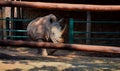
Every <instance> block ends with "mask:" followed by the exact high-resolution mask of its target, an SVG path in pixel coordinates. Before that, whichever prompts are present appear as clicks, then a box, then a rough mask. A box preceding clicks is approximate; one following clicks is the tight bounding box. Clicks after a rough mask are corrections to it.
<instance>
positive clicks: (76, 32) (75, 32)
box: [73, 31, 120, 34]
mask: <svg viewBox="0 0 120 71" xmlns="http://www.w3.org/2000/svg"><path fill="white" fill-rule="evenodd" d="M73 33H74V34H86V33H91V34H120V32H78V31H74V32H73Z"/></svg>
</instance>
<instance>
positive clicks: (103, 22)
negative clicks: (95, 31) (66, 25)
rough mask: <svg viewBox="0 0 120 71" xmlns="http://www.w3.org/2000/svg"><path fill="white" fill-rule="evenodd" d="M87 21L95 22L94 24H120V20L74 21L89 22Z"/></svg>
mask: <svg viewBox="0 0 120 71" xmlns="http://www.w3.org/2000/svg"><path fill="white" fill-rule="evenodd" d="M87 22H90V23H93V24H99V23H100V24H113V23H115V24H120V21H83V20H81V21H74V23H79V24H81V23H87Z"/></svg>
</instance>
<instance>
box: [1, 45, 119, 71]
mask: <svg viewBox="0 0 120 71" xmlns="http://www.w3.org/2000/svg"><path fill="white" fill-rule="evenodd" d="M36 52H37V50H36V49H29V48H23V47H21V48H10V47H8V48H1V50H0V71H120V54H109V53H96V52H82V51H68V50H57V51H56V52H55V53H54V54H53V55H49V56H47V57H42V56H40V55H39V54H37V53H36Z"/></svg>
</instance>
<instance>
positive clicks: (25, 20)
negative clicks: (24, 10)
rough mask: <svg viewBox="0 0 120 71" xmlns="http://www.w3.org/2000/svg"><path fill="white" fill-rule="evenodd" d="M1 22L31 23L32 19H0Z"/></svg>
mask: <svg viewBox="0 0 120 71" xmlns="http://www.w3.org/2000/svg"><path fill="white" fill-rule="evenodd" d="M0 20H5V21H22V22H30V21H32V19H11V18H0Z"/></svg>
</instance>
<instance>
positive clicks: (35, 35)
mask: <svg viewBox="0 0 120 71" xmlns="http://www.w3.org/2000/svg"><path fill="white" fill-rule="evenodd" d="M61 21H62V19H60V20H59V21H57V18H56V16H55V15H53V14H49V15H47V16H43V17H38V18H36V19H34V20H32V21H31V22H30V23H29V24H28V26H27V34H28V35H29V37H30V38H31V39H32V40H33V41H37V42H48V41H49V40H51V41H52V42H53V43H62V42H64V40H63V38H62V34H63V32H64V31H65V28H66V25H65V27H64V28H63V30H62V29H61V28H62V27H61V26H60V24H59V23H60V22H61ZM38 53H41V55H42V56H47V55H48V52H47V50H46V49H45V48H41V49H38Z"/></svg>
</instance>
